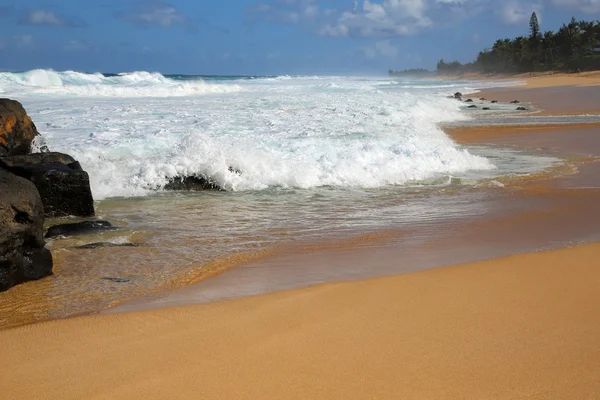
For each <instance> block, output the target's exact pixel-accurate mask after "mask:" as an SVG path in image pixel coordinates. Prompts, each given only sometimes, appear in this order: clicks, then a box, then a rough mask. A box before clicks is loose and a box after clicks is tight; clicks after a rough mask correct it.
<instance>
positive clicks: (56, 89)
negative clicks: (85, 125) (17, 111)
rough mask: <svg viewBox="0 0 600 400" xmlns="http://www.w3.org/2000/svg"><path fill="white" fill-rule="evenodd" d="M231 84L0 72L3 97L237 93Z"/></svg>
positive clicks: (130, 75)
mask: <svg viewBox="0 0 600 400" xmlns="http://www.w3.org/2000/svg"><path fill="white" fill-rule="evenodd" d="M241 90H242V88H241V87H240V86H239V85H235V84H230V83H206V82H205V81H204V80H203V79H200V78H198V79H194V80H185V81H181V80H175V79H171V78H168V77H165V76H164V75H162V74H160V73H158V72H146V71H136V72H127V73H120V74H115V75H108V76H106V75H103V74H100V73H94V74H88V73H82V72H76V71H63V72H58V71H53V70H42V69H38V70H32V71H27V72H22V73H13V72H2V73H0V93H2V94H5V95H26V94H53V95H76V96H87V97H181V96H197V95H205V94H211V93H229V92H238V91H241Z"/></svg>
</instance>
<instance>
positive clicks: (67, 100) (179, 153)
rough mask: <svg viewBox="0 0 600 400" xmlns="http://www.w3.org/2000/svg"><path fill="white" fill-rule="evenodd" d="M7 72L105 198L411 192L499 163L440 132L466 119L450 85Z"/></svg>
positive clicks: (48, 137)
mask: <svg viewBox="0 0 600 400" xmlns="http://www.w3.org/2000/svg"><path fill="white" fill-rule="evenodd" d="M0 76H1V79H0V82H3V84H4V83H5V82H6V81H7V80H10V81H11V84H12V85H15V84H17V85H19V86H20V88H21V90H22V93H23V94H22V95H21V96H20V97H19V99H20V100H22V101H23V103H24V104H25V106H26V108H27V109H28V110H29V111H30V114H31V115H32V117H33V119H34V121H35V122H36V123H37V125H38V128H39V130H40V131H41V132H42V134H43V138H44V139H43V140H45V141H46V144H47V145H48V146H49V147H50V148H51V149H53V150H55V151H64V152H67V153H69V154H72V155H73V156H74V157H75V158H77V159H78V160H79V161H80V162H81V164H82V165H83V167H84V168H85V169H86V170H87V171H88V172H89V173H90V178H91V183H92V189H93V192H94V195H95V197H96V198H99V199H101V198H107V197H114V196H139V195H147V194H149V193H154V192H155V191H156V190H160V188H161V187H162V186H163V185H164V184H165V183H167V182H168V179H169V178H171V177H174V176H181V175H194V174H202V175H207V176H210V177H212V178H213V179H214V180H215V181H216V182H217V183H218V184H219V185H220V186H222V187H223V188H225V189H227V190H232V191H244V190H263V189H267V188H273V187H280V188H314V187H322V186H333V187H340V188H377V187H382V186H387V185H407V184H411V185H412V184H415V183H418V182H423V181H426V180H431V179H432V178H433V179H435V178H436V177H441V176H448V175H456V174H458V175H460V174H462V173H465V172H468V171H474V170H478V171H486V170H488V171H489V170H493V169H494V168H495V166H494V165H493V164H492V163H491V162H490V161H489V160H488V159H486V158H485V157H481V156H477V155H473V154H471V153H469V151H467V150H466V149H464V148H462V147H461V146H458V145H457V144H456V143H454V142H453V141H452V140H451V139H450V138H449V137H448V136H446V135H445V134H444V132H443V131H441V130H440V128H439V127H438V126H437V125H438V124H439V123H440V122H446V121H458V120H461V119H466V118H467V117H465V115H464V114H463V113H461V112H460V109H459V106H460V103H459V102H456V101H455V100H450V99H446V98H445V97H444V96H443V95H442V94H443V93H447V91H448V90H449V89H451V90H462V91H465V89H466V88H465V87H464V86H460V85H461V84H453V83H451V82H437V83H435V82H434V83H433V84H430V85H423V83H422V82H421V83H420V84H417V83H415V84H414V85H415V86H419V87H418V88H414V89H411V88H410V85H411V84H412V83H411V82H399V83H398V82H397V81H396V80H394V79H388V78H348V77H287V76H286V77H284V78H281V79H273V78H269V79H251V80H250V79H248V80H234V81H227V82H221V83H213V82H210V83H208V82H205V81H204V80H200V79H198V80H191V81H190V80H189V79H188V80H186V81H178V80H173V79H171V78H168V77H165V76H163V75H160V74H156V73H147V72H135V73H129V74H119V75H116V76H104V75H100V74H81V73H77V72H61V73H58V72H52V71H30V72H26V73H23V74H6V73H4V74H1V75H0ZM186 84H189V86H186ZM462 85H464V84H462ZM0 86H2V85H0ZM448 86H451V87H450V88H448ZM26 87H29V88H30V90H29V91H27V90H24V89H23V88H26ZM160 88H162V89H160ZM190 88H195V89H194V90H196V91H195V92H194V91H193V90H191V89H190ZM201 88H205V89H206V88H210V95H206V93H207V92H206V91H202V90H201ZM161 90H162V92H161ZM207 90H208V89H207ZM52 91H53V92H52ZM183 92H185V93H186V97H176V96H177V93H183ZM47 93H54V96H52V97H49V96H47ZM90 93H93V94H94V95H93V96H92V95H90ZM132 93H134V94H136V96H124V94H127V95H131V94H132ZM142 93H152V97H148V96H146V97H144V98H140V96H142ZM157 93H163V94H165V97H163V98H160V97H161V96H157V95H156V94H157ZM167 93H170V94H169V95H167ZM74 95H75V97H74ZM230 167H233V168H230ZM232 170H237V171H240V173H237V172H232Z"/></svg>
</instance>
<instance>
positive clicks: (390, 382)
mask: <svg viewBox="0 0 600 400" xmlns="http://www.w3.org/2000/svg"><path fill="white" fill-rule="evenodd" d="M598 255H600V244H597V243H596V244H590V245H585V246H581V247H576V248H570V249H562V250H557V251H550V252H541V253H533V254H524V255H517V256H511V257H506V258H501V259H497V260H489V261H483V262H479V263H473V264H466V265H461V266H456V267H446V268H438V269H432V270H427V271H421V272H417V273H412V274H404V275H399V276H395V277H386V278H379V279H370V280H365V281H358V282H345V283H329V284H324V285H318V286H312V287H309V288H304V289H298V290H291V291H284V292H277V293H272V294H267V295H262V296H255V297H248V298H242V299H236V300H229V301H224V302H217V303H211V304H204V305H195V306H186V307H177V308H167V309H160V310H152V311H145V312H141V311H140V312H134V313H125V314H116V315H99V316H98V315H97V316H86V317H80V318H71V319H67V320H62V321H61V320H57V321H49V322H44V323H40V324H37V325H29V326H24V327H20V328H15V329H11V330H7V331H3V332H0V338H1V339H2V340H0V361H1V362H2V364H3V365H7V366H8V365H10V366H11V373H10V374H5V375H4V378H2V379H1V380H0V381H2V383H3V392H4V393H5V394H6V395H7V396H8V397H10V398H13V399H29V398H55V397H56V396H59V397H60V398H62V399H71V398H72V399H80V398H96V399H105V398H106V399H108V398H111V399H114V398H123V399H138V398H139V399H142V398H179V399H184V398H190V399H192V398H197V396H199V395H200V396H202V397H206V398H238V399H242V398H288V399H293V398H311V399H321V398H323V399H338V398H339V399H347V398H353V399H372V398H396V397H398V396H400V397H407V398H420V399H434V398H445V399H459V398H460V399H480V398H494V399H506V400H511V399H515V398H523V399H531V400H535V399H539V400H541V399H544V400H546V399H562V398H581V399H583V398H589V399H592V398H595V397H597V396H598V395H600V361H599V360H600V348H599V347H598V346H597V338H598V337H599V335H600V320H599V319H598V318H597V316H598V315H599V314H600V305H599V303H598V302H597V301H595V299H596V297H597V287H598V284H600V279H599V278H600V275H599V274H598V270H597V265H596V261H597V259H598ZM56 365H60V368H56V367H55V366H56ZM32 376H35V377H36V384H35V385H24V384H23V382H24V381H27V379H31V377H32Z"/></svg>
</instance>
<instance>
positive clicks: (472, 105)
mask: <svg viewBox="0 0 600 400" xmlns="http://www.w3.org/2000/svg"><path fill="white" fill-rule="evenodd" d="M467 108H477V106H476V105H475V104H471V105H470V106H469V107H467Z"/></svg>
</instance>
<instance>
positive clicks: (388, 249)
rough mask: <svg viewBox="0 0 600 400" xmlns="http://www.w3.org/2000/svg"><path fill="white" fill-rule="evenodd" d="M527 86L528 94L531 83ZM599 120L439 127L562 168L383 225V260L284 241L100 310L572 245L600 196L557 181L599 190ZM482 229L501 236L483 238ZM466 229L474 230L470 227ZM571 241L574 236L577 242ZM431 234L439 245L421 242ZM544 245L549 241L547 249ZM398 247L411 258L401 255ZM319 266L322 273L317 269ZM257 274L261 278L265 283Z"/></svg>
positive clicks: (591, 234)
mask: <svg viewBox="0 0 600 400" xmlns="http://www.w3.org/2000/svg"><path fill="white" fill-rule="evenodd" d="M513 90H515V89H508V90H507V94H506V96H507V98H511V93H513ZM526 90H527V91H531V89H526ZM481 93H483V95H487V94H488V93H490V92H488V91H487V90H486V89H483V90H482V92H481ZM481 93H477V95H481ZM523 96H525V97H523ZM522 99H523V100H526V101H527V100H528V98H527V97H526V95H522ZM584 99H585V97H584ZM598 127H600V124H599V123H581V124H555V125H552V124H541V125H524V126H502V125H499V126H485V125H484V126H466V127H460V126H459V127H443V130H444V131H445V132H446V133H447V134H449V135H450V136H451V137H452V138H453V140H455V141H457V142H458V143H460V144H465V145H491V146H499V147H513V148H517V149H522V150H531V151H535V152H541V153H544V154H554V155H556V156H557V157H561V158H563V159H565V158H568V160H566V163H565V164H564V165H562V166H559V167H556V168H551V169H550V170H549V171H547V172H543V173H540V174H534V175H532V176H528V177H521V178H516V179H513V178H510V177H506V178H504V179H500V180H499V181H501V182H503V185H504V186H505V187H504V188H503V189H501V191H500V192H499V191H498V190H494V189H492V188H489V189H484V193H485V192H488V193H489V196H491V198H487V199H486V200H484V204H486V205H485V206H484V208H487V209H488V210H490V211H489V212H488V213H487V214H485V215H484V216H483V219H481V218H476V217H474V216H469V217H465V218H463V219H458V220H451V221H445V222H442V221H440V222H438V223H434V224H433V226H418V227H416V228H414V227H413V228H412V229H409V231H408V232H407V231H404V230H397V229H396V230H395V229H394V228H390V229H389V230H388V232H389V233H390V235H391V236H395V237H396V239H395V240H389V239H388V240H385V241H382V242H380V243H378V244H373V245H372V248H373V249H376V250H374V251H376V252H377V254H378V255H379V256H380V257H383V259H384V261H381V262H374V261H373V260H372V257H371V254H370V252H371V250H369V249H368V248H366V249H364V251H361V250H360V249H354V248H352V247H351V246H343V245H341V246H340V249H339V251H327V250H321V251H318V250H317V251H312V252H303V251H299V250H298V249H294V248H288V249H287V250H286V251H283V252H279V253H277V254H273V255H272V256H269V257H265V258H261V259H259V260H256V261H250V262H246V263H243V264H240V265H236V266H234V267H233V268H229V269H227V270H224V271H223V272H222V273H220V274H218V275H216V276H212V277H211V278H210V279H206V280H199V281H198V282H197V283H195V284H192V285H189V286H186V287H183V288H180V289H178V290H176V291H172V292H168V293H161V294H157V295H153V296H147V297H143V298H140V299H136V300H133V301H128V302H124V303H121V304H119V305H117V306H115V307H112V308H110V309H107V310H105V311H103V313H105V314H110V313H120V312H130V311H138V310H146V309H153V308H163V307H171V306H182V305H183V306H185V305H189V304H199V303H210V302H214V301H221V300H227V299H231V298H237V297H246V296H254V295H262V294H265V293H270V292H273V291H280V290H289V289H296V288H301V287H307V286H310V285H314V284H319V283H323V282H339V281H348V280H360V279H369V278H372V277H378V276H393V275H396V274H401V273H411V272H415V271H421V270H427V269H430V268H440V267H444V266H448V265H458V264H464V263H471V262H478V261H481V260H484V259H489V258H498V257H504V256H511V255H514V254H518V253H523V252H525V253H527V252H535V251H539V250H543V249H557V248H562V247H567V246H571V245H573V244H576V243H586V242H595V241H600V231H598V232H596V230H595V229H594V228H593V225H594V223H597V224H600V219H598V221H596V218H591V219H589V218H587V217H586V213H589V214H592V213H594V207H595V206H594V204H595V203H594V202H595V201H600V193H591V194H589V195H590V197H589V199H588V198H587V195H588V193H582V194H581V196H583V199H585V200H582V199H581V198H578V199H577V200H572V199H571V197H572V194H571V193H563V192H562V189H563V188H565V187H566V188H569V189H575V188H577V187H578V186H579V185H583V186H584V187H586V188H595V187H599V188H600V181H596V180H595V178H594V177H595V173H596V171H598V176H600V164H599V163H596V162H595V161H596V158H597V157H600V138H599V140H596V141H593V143H590V142H588V141H586V140H587V139H586V137H588V136H590V134H589V132H593V131H596V130H597V128H598ZM572 132H575V134H574V135H575V136H576V138H575V139H574V143H569V141H567V140H565V139H564V136H565V135H569V134H571V133H572ZM474 133H475V134H474ZM575 136H574V137H575ZM578 144H580V145H579V146H578ZM588 151H592V152H593V154H588V153H587V152H588ZM581 171H584V173H581ZM590 176H591V177H592V178H591V179H590ZM578 177H583V180H584V181H585V182H580V179H579V178H578ZM578 179H579V180H578ZM573 193H574V192H573ZM581 196H579V197H581ZM570 202H573V204H575V203H576V204H577V207H575V208H570V209H569V211H568V212H565V210H566V209H568V208H569V207H570V206H569V203H570ZM539 210H543V211H542V213H543V214H542V215H543V216H545V217H550V218H546V220H540V211H539ZM519 217H520V218H522V219H523V220H529V221H537V223H539V225H540V227H541V228H539V229H535V228H526V229H523V227H522V226H521V225H522V223H521V222H520V221H519V220H518V218H519ZM569 220H571V221H577V222H578V223H579V225H580V226H577V227H575V229H570V230H568V231H567V230H565V231H564V232H563V233H562V234H561V233H560V231H556V232H553V227H555V226H560V225H569V224H570V223H569ZM590 226H591V228H590ZM483 227H485V228H483ZM487 229H490V230H497V231H498V232H501V233H500V234H498V235H495V236H494V235H490V234H489V233H488V232H487V231H486V230H487ZM440 231H441V232H443V233H440ZM449 231H450V232H453V235H454V237H453V238H449V237H448V234H447V232H449ZM471 231H473V232H477V233H476V234H473V233H471ZM523 232H527V234H524V233H523ZM407 235H412V236H416V237H417V238H425V239H423V240H421V239H417V240H410V239H407ZM532 237H534V238H537V239H532ZM571 238H575V239H574V240H575V242H573V241H572V240H571ZM581 240H583V242H581ZM351 241H352V240H351ZM434 241H437V242H439V243H443V245H439V246H432V245H431V244H429V243H430V242H434ZM469 242H475V243H479V244H480V245H481V246H482V247H483V248H487V250H484V251H478V252H473V251H470V252H469V246H465V245H464V243H469ZM492 243H496V246H495V248H491V247H490V244H492ZM548 243H552V245H550V246H549V245H548ZM427 252H432V253H433V254H428V255H425V254H424V253H427ZM463 252H467V253H469V254H470V256H465V255H464V254H462V253H463ZM406 254H410V255H409V256H406ZM414 254H416V255H414ZM394 258H402V259H403V260H404V262H403V266H391V262H392V260H393V259H394ZM354 260H358V262H360V263H363V264H364V265H369V266H370V267H369V268H360V267H352V268H348V264H350V263H352V262H353V261H354ZM325 270H327V273H323V271H325ZM258 277H260V278H258ZM259 279H262V280H265V281H267V282H269V284H268V285H263V284H261V283H260V282H259Z"/></svg>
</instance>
